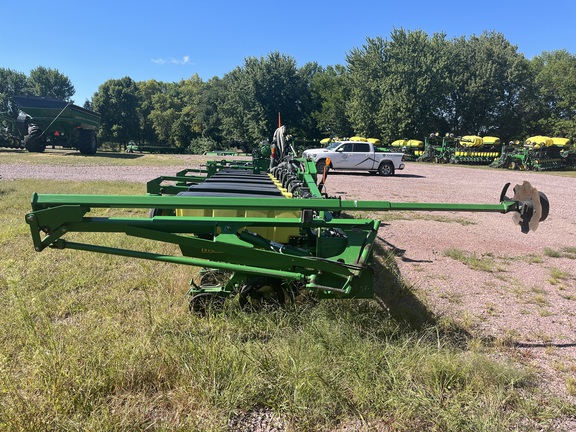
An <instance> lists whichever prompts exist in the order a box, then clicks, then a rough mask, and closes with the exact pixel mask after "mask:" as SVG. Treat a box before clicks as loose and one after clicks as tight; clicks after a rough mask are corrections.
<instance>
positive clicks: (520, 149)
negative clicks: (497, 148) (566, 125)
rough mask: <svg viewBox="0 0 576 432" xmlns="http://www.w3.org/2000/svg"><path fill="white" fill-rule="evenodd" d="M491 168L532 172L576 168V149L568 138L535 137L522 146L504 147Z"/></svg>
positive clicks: (513, 143) (512, 144) (518, 144)
mask: <svg viewBox="0 0 576 432" xmlns="http://www.w3.org/2000/svg"><path fill="white" fill-rule="evenodd" d="M490 166H491V167H493V168H508V169H519V170H532V171H550V170H562V169H567V168H576V147H574V146H573V145H572V144H571V143H570V140H569V139H567V138H550V137H547V136H540V135H539V136H533V137H530V138H528V139H527V140H526V141H524V143H522V144H520V143H515V142H512V143H510V144H509V145H506V146H504V147H503V149H502V155H501V156H500V157H499V158H498V159H496V160H495V161H494V162H493V163H491V164H490Z"/></svg>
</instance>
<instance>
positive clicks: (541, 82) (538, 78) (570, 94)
mask: <svg viewBox="0 0 576 432" xmlns="http://www.w3.org/2000/svg"><path fill="white" fill-rule="evenodd" d="M531 66H532V70H533V71H534V73H535V83H536V87H537V88H538V91H539V96H540V100H541V101H542V103H543V106H542V115H541V116H540V121H539V122H538V125H537V127H538V129H539V131H537V130H532V131H531V132H533V133H542V134H547V135H553V136H563V137H568V138H572V139H574V138H576V55H573V54H570V53H569V52H568V51H566V50H559V51H552V52H546V51H545V52H543V53H542V54H541V55H539V56H536V57H534V59H533V60H532V62H531Z"/></svg>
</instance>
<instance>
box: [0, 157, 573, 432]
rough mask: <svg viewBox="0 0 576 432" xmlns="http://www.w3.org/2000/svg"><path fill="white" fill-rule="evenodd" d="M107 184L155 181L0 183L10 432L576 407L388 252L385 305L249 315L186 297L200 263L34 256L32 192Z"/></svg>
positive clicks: (528, 416)
mask: <svg viewBox="0 0 576 432" xmlns="http://www.w3.org/2000/svg"><path fill="white" fill-rule="evenodd" d="M33 156H36V155H33ZM87 159H91V158H87ZM94 190H106V191H107V193H109V194H124V193H125V194H137V193H138V194H139V193H142V185H138V184H121V183H107V182H106V183H104V182H102V183H97V184H95V182H89V183H88V182H86V183H81V182H76V183H70V182H50V183H49V184H46V182H45V181H40V180H22V181H17V182H16V181H6V180H0V206H1V208H0V220H1V224H0V243H1V246H2V251H3V253H2V257H1V258H0V259H1V261H0V305H1V306H2V309H3V313H2V314H1V315H0V328H2V332H1V333H0V430H9V431H13V430H26V431H40V430H42V431H51V430H52V431H81V430H82V431H84V430H186V431H196V430H198V431H225V430H253V427H251V426H250V424H252V423H251V422H254V421H257V420H260V421H261V422H262V419H263V418H264V420H266V422H267V424H268V425H269V426H270V425H271V424H272V423H274V425H276V427H277V430H295V431H316V430H318V431H331V430H347V431H349V430H382V431H387V430H394V431H415V430H437V431H462V430H468V431H507V430H534V429H535V428H536V425H544V427H545V426H546V425H547V424H548V422H549V421H550V420H551V419H554V418H557V417H559V416H561V415H562V414H566V413H567V412H568V411H569V410H570V409H573V408H570V407H569V406H566V405H565V404H564V403H562V402H561V401H560V400H557V399H555V398H553V397H551V396H549V395H547V394H545V393H544V392H542V391H540V390H539V383H538V380H537V376H536V375H534V374H532V373H531V371H529V370H526V369H521V368H519V367H517V366H515V365H513V364H512V363H511V362H507V361H506V360H502V359H504V358H505V356H503V355H502V352H500V351H499V350H500V349H502V350H505V348H501V347H500V348H499V347H493V346H489V345H488V344H486V343H483V342H482V341H478V340H472V339H471V338H470V337H469V336H467V334H466V332H465V331H462V329H458V328H456V327H455V326H454V325H453V324H452V323H450V322H446V321H444V320H437V319H435V317H433V316H430V315H429V313H427V311H426V307H425V305H421V304H420V305H419V307H420V308H422V309H421V310H415V309H414V305H415V304H417V303H418V302H417V299H416V294H415V293H414V292H413V290H411V288H410V287H408V286H406V285H405V284H403V283H402V280H401V277H400V275H398V274H397V272H396V270H395V268H394V265H393V263H394V261H393V259H388V258H386V256H382V257H381V258H380V261H381V262H380V264H379V266H380V268H379V269H378V274H380V278H379V280H380V284H381V285H380V286H379V287H378V290H379V292H382V293H384V294H383V295H382V296H381V299H380V300H383V301H384V302H385V303H386V304H385V305H383V303H382V301H378V300H371V301H321V302H312V301H311V302H309V303H303V304H298V305H291V306H287V307H286V308H284V309H280V310H274V311H263V312H258V313H246V312H243V311H241V310H239V308H238V307H237V306H236V304H235V303H234V302H233V301H230V302H229V303H227V304H226V305H225V308H224V309H223V310H222V311H221V312H219V313H213V314H210V315H208V316H205V317H202V316H197V315H194V314H191V313H190V312H188V308H187V298H186V292H187V284H188V281H189V279H190V278H191V277H193V276H194V274H195V272H196V271H197V269H195V268H191V267H183V266H176V265H171V264H162V263H156V262H148V261H138V260H125V259H123V258H119V257H113V256H108V255H97V254H90V253H86V252H78V251H68V250H63V251H54V250H46V251H44V252H42V253H36V252H34V250H33V248H32V241H31V237H30V233H29V230H28V226H27V225H26V224H25V222H24V215H25V214H26V212H27V211H29V209H30V205H29V201H30V196H31V194H32V193H33V192H50V193H92V192H93V191H94ZM132 214H133V213H132ZM89 239H92V240H93V241H95V242H98V243H106V244H109V245H116V246H121V247H130V246H131V245H133V243H132V242H135V240H133V239H130V238H128V237H125V236H122V237H116V236H114V235H113V234H90V235H89ZM138 241H139V243H140V245H141V240H138ZM162 247H165V248H166V252H170V247H171V246H162ZM156 250H158V249H156ZM384 281H386V284H387V285H384ZM392 287H393V288H392ZM496 359H499V360H496ZM351 428H352V429H351ZM263 430H266V429H263Z"/></svg>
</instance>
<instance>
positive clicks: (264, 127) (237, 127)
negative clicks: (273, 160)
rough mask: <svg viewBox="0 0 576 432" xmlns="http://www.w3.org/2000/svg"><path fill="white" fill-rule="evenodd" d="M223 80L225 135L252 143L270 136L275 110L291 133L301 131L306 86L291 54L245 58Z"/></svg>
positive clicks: (276, 116)
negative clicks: (288, 126)
mask: <svg viewBox="0 0 576 432" xmlns="http://www.w3.org/2000/svg"><path fill="white" fill-rule="evenodd" d="M223 83H224V86H225V93H226V94H225V101H224V103H223V105H222V107H221V108H222V129H223V134H224V136H225V137H227V138H228V139H231V140H233V141H241V142H249V143H250V144H251V145H253V144H254V143H257V142H260V141H262V140H263V139H266V138H270V135H271V134H272V131H274V129H275V128H276V127H278V113H280V114H281V117H282V122H283V123H285V124H287V125H290V127H291V128H292V129H291V131H292V133H293V134H298V133H302V132H303V131H302V128H301V125H302V122H303V120H304V119H305V113H304V110H303V105H304V104H303V100H304V98H305V97H307V92H309V89H308V87H307V83H306V82H304V80H303V79H302V75H299V74H298V69H297V67H296V62H295V60H294V59H293V58H291V57H289V56H286V55H282V54H280V53H278V52H273V53H271V54H269V55H268V56H267V57H266V58H260V59H257V58H254V57H252V58H247V59H245V61H244V65H243V66H242V67H238V68H236V69H234V70H233V71H232V72H230V73H228V74H226V75H225V76H224V78H223Z"/></svg>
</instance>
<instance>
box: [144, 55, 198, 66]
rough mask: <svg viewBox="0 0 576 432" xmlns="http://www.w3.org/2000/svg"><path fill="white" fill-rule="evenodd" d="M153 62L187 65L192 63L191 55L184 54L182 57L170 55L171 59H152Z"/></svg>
mask: <svg viewBox="0 0 576 432" xmlns="http://www.w3.org/2000/svg"><path fill="white" fill-rule="evenodd" d="M150 61H151V62H152V63H155V64H159V65H163V64H176V65H186V64H190V56H187V55H185V56H183V57H182V58H181V59H175V58H174V57H170V58H169V59H164V58H155V59H151V60H150Z"/></svg>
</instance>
